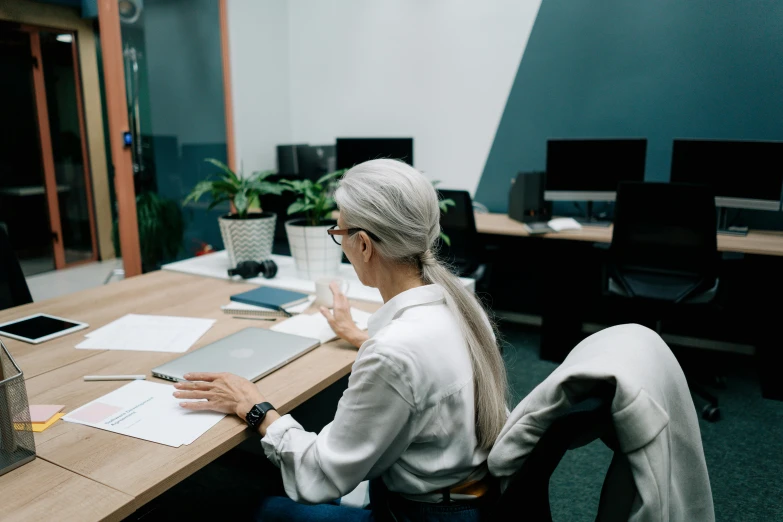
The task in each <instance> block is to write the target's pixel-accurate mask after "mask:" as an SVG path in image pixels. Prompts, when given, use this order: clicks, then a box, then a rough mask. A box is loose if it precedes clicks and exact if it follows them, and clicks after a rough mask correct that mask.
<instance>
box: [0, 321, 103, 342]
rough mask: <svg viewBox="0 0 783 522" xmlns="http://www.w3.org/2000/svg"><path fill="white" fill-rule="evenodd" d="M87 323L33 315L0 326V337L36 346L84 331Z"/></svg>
mask: <svg viewBox="0 0 783 522" xmlns="http://www.w3.org/2000/svg"><path fill="white" fill-rule="evenodd" d="M87 327H89V325H88V324H87V323H80V322H78V321H71V320H70V319H63V318H62V317H55V316H53V315H49V314H35V315H31V316H28V317H23V318H22V319H16V320H14V321H9V322H7V323H3V324H0V335H2V336H4V337H10V338H11V339H18V340H20V341H24V342H26V343H31V344H38V343H42V342H44V341H48V340H50V339H54V338H56V337H60V336H61V335H68V334H69V333H71V332H76V331H79V330H84V329H85V328H87Z"/></svg>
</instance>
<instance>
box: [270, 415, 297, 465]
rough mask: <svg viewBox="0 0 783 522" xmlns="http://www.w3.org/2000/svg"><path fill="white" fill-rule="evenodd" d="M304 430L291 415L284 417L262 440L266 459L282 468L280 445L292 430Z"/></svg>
mask: <svg viewBox="0 0 783 522" xmlns="http://www.w3.org/2000/svg"><path fill="white" fill-rule="evenodd" d="M292 428H293V429H298V430H304V428H302V425H301V424H299V423H298V422H296V421H295V420H294V418H293V417H291V415H288V414H286V415H283V416H282V417H280V418H279V419H277V420H276V421H275V422H273V423H272V424H270V425H269V427H268V428H267V429H266V435H264V437H263V438H262V439H261V447H262V448H264V453H265V454H266V458H268V459H269V460H270V461H272V464H274V465H275V466H277V467H278V468H279V467H280V444H281V443H282V442H283V437H285V434H286V433H287V432H288V430H290V429H292Z"/></svg>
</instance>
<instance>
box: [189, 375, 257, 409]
mask: <svg viewBox="0 0 783 522" xmlns="http://www.w3.org/2000/svg"><path fill="white" fill-rule="evenodd" d="M185 379H187V380H188V381H190V382H178V383H177V384H175V385H174V387H175V388H176V389H177V390H180V391H176V392H174V397H176V398H178V399H206V402H205V401H198V402H181V403H179V405H180V406H182V407H183V408H185V409H186V410H213V411H219V412H220V413H229V414H231V413H233V414H236V415H238V416H239V417H240V418H241V419H242V420H245V417H246V416H247V413H248V412H249V411H250V410H251V408H253V406H254V405H256V404H259V403H261V402H264V396H263V395H262V394H261V392H260V391H258V388H257V387H256V385H255V384H253V383H252V382H250V381H248V380H247V379H245V378H244V377H240V376H238V375H234V374H233V373H186V374H185Z"/></svg>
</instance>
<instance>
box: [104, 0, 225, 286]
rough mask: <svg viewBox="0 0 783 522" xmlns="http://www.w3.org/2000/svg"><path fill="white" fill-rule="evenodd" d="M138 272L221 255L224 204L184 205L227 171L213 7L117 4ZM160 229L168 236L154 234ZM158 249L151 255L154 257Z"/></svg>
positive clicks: (207, 0) (197, 1)
mask: <svg viewBox="0 0 783 522" xmlns="http://www.w3.org/2000/svg"><path fill="white" fill-rule="evenodd" d="M116 1H117V2H118V10H119V17H120V23H121V36H122V51H123V53H122V54H123V60H124V71H125V87H126V100H127V105H128V124H129V125H128V127H129V130H130V131H131V133H132V135H133V139H132V145H131V152H132V156H133V172H134V185H135V189H136V210H137V213H138V216H139V217H138V221H139V240H140V243H141V257H142V266H143V267H144V271H147V270H152V269H155V268H156V267H157V266H159V265H160V264H161V263H164V262H168V261H171V260H172V258H174V257H180V258H181V257H191V256H193V255H194V254H195V253H196V252H197V251H198V250H200V249H201V248H203V245H204V244H209V245H212V246H213V247H214V248H215V249H221V248H222V240H221V237H220V231H219V227H218V221H217V218H218V216H220V215H221V214H225V213H226V212H228V210H229V209H228V204H227V203H226V204H224V205H221V206H219V207H218V208H214V209H209V208H208V202H206V201H201V202H198V203H190V204H188V205H187V207H185V208H184V209H183V207H182V201H183V200H184V198H185V196H186V195H187V194H188V193H189V192H190V191H191V190H192V189H193V187H194V186H195V185H196V183H198V182H199V181H201V180H203V179H206V178H207V177H208V176H210V175H211V174H213V173H214V171H215V170H216V168H215V167H214V166H213V165H211V164H209V163H206V162H205V161H204V160H205V159H206V158H215V159H218V160H220V161H222V162H227V161H228V148H227V138H226V112H225V110H226V109H225V93H224V83H223V80H224V76H223V72H224V70H223V59H224V56H223V49H222V47H221V25H220V20H221V17H220V12H219V2H218V1H217V0H146V1H144V2H143V3H142V2H140V1H135V0H116ZM161 222H165V223H167V225H169V226H167V227H165V228H164V227H159V226H156V223H161ZM153 247H156V248H153Z"/></svg>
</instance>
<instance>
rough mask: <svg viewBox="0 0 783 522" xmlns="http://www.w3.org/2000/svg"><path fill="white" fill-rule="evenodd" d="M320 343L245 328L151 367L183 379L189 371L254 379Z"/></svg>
mask: <svg viewBox="0 0 783 522" xmlns="http://www.w3.org/2000/svg"><path fill="white" fill-rule="evenodd" d="M319 344H320V341H318V339H310V338H309V337H302V336H299V335H291V334H287V333H281V332H274V331H272V330H267V329H266V328H245V329H244V330H240V331H238V332H237V333H235V334H232V335H229V336H228V337H224V338H223V339H220V340H218V341H215V342H214V343H212V344H208V345H206V346H204V347H202V348H199V349H198V350H194V351H192V352H189V353H187V354H185V355H183V356H182V357H178V358H177V359H174V360H173V361H169V362H167V363H165V364H162V365H160V366H158V367H157V368H153V369H152V375H153V376H155V377H159V378H161V379H166V380H169V381H175V382H176V381H183V380H185V379H184V377H183V376H184V375H185V374H186V373H189V372H229V373H234V374H236V375H239V376H240V377H244V378H246V379H248V380H250V381H257V380H258V379H260V378H261V377H263V376H265V375H267V374H269V373H272V372H273V371H275V370H277V369H278V368H280V367H282V366H285V365H286V364H288V363H289V362H291V361H293V360H294V359H296V358H297V357H300V356H302V355H304V354H306V353H307V352H309V351H310V350H312V349H313V348H315V347H316V346H318V345H319Z"/></svg>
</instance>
